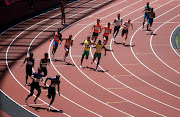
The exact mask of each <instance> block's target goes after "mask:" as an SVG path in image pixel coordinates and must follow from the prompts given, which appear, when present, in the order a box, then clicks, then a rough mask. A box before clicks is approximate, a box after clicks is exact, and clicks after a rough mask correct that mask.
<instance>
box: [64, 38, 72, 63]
mask: <svg viewBox="0 0 180 117" xmlns="http://www.w3.org/2000/svg"><path fill="white" fill-rule="evenodd" d="M63 40H66V42H65V45H64V49H65V54H64V61H66V57H67V56H68V54H69V49H70V47H71V46H73V40H72V35H69V37H68V38H63V39H62V41H63Z"/></svg>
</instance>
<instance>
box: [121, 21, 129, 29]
mask: <svg viewBox="0 0 180 117" xmlns="http://www.w3.org/2000/svg"><path fill="white" fill-rule="evenodd" d="M124 25H125V26H126V28H127V29H126V28H124V27H123V29H125V30H128V28H129V26H130V23H128V22H127V21H126V22H125V24H124Z"/></svg>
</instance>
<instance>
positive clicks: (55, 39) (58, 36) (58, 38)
mask: <svg viewBox="0 0 180 117" xmlns="http://www.w3.org/2000/svg"><path fill="white" fill-rule="evenodd" d="M61 38H62V34H61V33H60V34H59V35H58V34H57V32H55V34H54V37H53V39H54V41H55V42H56V43H59V40H61Z"/></svg>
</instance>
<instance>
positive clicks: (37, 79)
mask: <svg viewBox="0 0 180 117" xmlns="http://www.w3.org/2000/svg"><path fill="white" fill-rule="evenodd" d="M41 72H42V70H41V68H40V67H39V68H38V73H36V72H34V73H33V74H32V76H31V78H32V79H33V81H32V83H31V85H30V86H31V89H30V94H29V95H28V96H27V97H26V100H25V102H26V103H27V101H28V98H29V97H31V96H32V95H33V93H34V89H36V90H37V91H38V93H37V95H36V98H35V100H34V103H35V104H36V100H37V98H38V97H39V96H40V94H41V88H40V86H39V82H40V80H41V78H42V77H43V76H44V75H43V74H41Z"/></svg>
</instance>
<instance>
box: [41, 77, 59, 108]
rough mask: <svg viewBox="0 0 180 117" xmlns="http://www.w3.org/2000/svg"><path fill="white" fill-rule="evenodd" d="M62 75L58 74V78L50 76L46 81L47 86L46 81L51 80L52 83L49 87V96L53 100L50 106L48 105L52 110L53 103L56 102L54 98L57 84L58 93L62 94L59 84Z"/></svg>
mask: <svg viewBox="0 0 180 117" xmlns="http://www.w3.org/2000/svg"><path fill="white" fill-rule="evenodd" d="M59 78H60V75H56V78H53V77H48V78H47V79H46V81H45V83H44V85H45V86H46V82H47V80H51V84H50V86H49V87H48V94H47V97H48V98H49V99H50V98H51V97H52V98H51V102H50V104H49V107H48V110H51V108H50V107H51V104H52V103H53V102H54V99H55V96H56V89H55V87H56V86H57V87H58V94H59V96H60V93H59V84H60V80H59Z"/></svg>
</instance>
